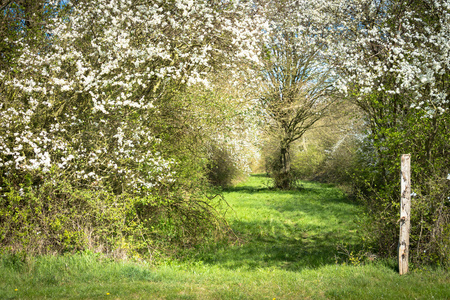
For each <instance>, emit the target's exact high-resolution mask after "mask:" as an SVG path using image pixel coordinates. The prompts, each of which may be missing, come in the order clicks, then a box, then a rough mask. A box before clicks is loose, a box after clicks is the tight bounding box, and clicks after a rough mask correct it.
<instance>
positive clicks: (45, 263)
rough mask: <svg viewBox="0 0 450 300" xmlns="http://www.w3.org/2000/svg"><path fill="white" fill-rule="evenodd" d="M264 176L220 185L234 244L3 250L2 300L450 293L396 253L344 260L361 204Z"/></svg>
mask: <svg viewBox="0 0 450 300" xmlns="http://www.w3.org/2000/svg"><path fill="white" fill-rule="evenodd" d="M264 181H265V178H264V177H261V176H252V177H250V178H249V180H248V181H246V182H245V183H242V184H239V185H237V186H236V187H234V188H231V189H229V190H227V191H225V193H224V196H225V199H226V200H227V202H228V203H229V204H230V206H231V207H232V208H233V210H230V209H229V210H228V212H227V219H228V221H229V223H230V225H231V227H232V228H233V229H234V231H235V232H236V233H237V234H238V236H239V237H240V239H239V241H237V242H236V243H235V244H234V245H224V244H218V245H211V246H209V247H199V248H197V249H193V250H191V251H189V252H186V254H185V259H184V260H183V261H170V260H167V261H164V262H161V263H160V264H158V265H156V266H155V265H149V264H145V263H139V264H137V263H132V262H126V261H122V262H114V261H110V260H108V259H105V258H104V257H102V256H99V255H95V254H88V253H85V254H77V255H69V256H45V257H31V258H27V259H25V262H24V260H23V259H21V258H20V257H18V256H14V255H3V256H2V257H1V258H0V299H273V298H276V299H308V298H309V299H383V298H384V299H433V298H434V299H450V275H449V273H448V271H446V270H436V269H434V270H427V271H425V270H415V271H413V272H411V273H410V274H407V275H404V276H399V275H398V273H397V271H396V269H395V264H394V263H392V262H374V263H367V264H361V265H359V266H354V265H351V264H348V263H347V264H345V265H344V264H343V262H344V260H343V259H344V258H346V257H345V256H342V255H340V254H339V253H338V250H337V248H336V245H337V244H346V245H347V247H349V248H350V249H359V248H360V247H361V245H360V241H361V239H360V238H359V235H360V234H362V230H361V228H358V225H357V222H355V220H356V219H357V218H358V216H360V215H361V208H360V207H358V206H357V205H356V204H354V203H351V202H349V201H348V200H347V199H346V198H345V196H344V195H343V193H342V192H340V191H339V190H337V189H335V188H333V187H331V186H328V185H323V184H317V183H307V182H305V183H304V189H303V190H301V191H296V192H294V191H288V192H283V191H275V190H270V189H267V188H266V187H265V185H264ZM336 258H338V263H336ZM15 289H17V291H16V290H15ZM107 293H109V294H107Z"/></svg>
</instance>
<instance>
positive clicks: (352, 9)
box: [327, 0, 450, 117]
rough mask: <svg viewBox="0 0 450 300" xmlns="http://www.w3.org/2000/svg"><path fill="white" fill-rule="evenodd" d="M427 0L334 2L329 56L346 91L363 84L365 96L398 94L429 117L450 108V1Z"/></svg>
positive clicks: (393, 95) (361, 86) (362, 91)
mask: <svg viewBox="0 0 450 300" xmlns="http://www.w3.org/2000/svg"><path fill="white" fill-rule="evenodd" d="M425 2H426V4H424V6H423V7H421V8H420V9H419V8H418V7H417V6H410V5H408V4H406V2H402V1H399V2H394V3H389V4H387V3H384V2H380V1H372V0H367V1H335V2H334V4H333V1H332V2H330V3H329V4H328V6H329V8H330V7H331V8H332V9H329V11H334V15H333V17H330V20H332V21H331V22H334V25H333V26H332V27H331V26H330V27H329V28H328V30H327V31H328V32H329V33H328V36H329V37H333V39H330V40H332V42H331V43H330V44H329V50H330V51H329V57H330V59H331V60H332V61H333V62H334V64H335V66H337V69H338V70H340V80H339V81H338V83H339V87H340V88H341V90H342V91H344V92H347V89H348V88H349V87H353V86H357V87H358V92H359V93H360V97H364V96H366V95H368V94H372V93H380V92H381V93H384V94H387V95H390V96H392V97H395V96H396V95H398V96H401V97H403V99H405V100H406V102H407V103H408V105H409V107H410V108H414V109H418V110H422V111H423V112H424V115H425V116H426V117H434V116H437V115H440V114H443V113H445V112H447V111H448V109H449V100H450V95H449V90H448V88H446V87H445V85H446V84H445V82H446V81H447V80H448V74H449V71H450V1H448V0H430V1H425ZM425 2H424V3H425ZM338 3H340V4H339V5H338Z"/></svg>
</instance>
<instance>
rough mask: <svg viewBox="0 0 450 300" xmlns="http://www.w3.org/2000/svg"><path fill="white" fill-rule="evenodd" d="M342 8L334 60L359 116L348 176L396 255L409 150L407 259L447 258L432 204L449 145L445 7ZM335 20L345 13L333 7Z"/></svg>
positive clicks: (442, 193) (442, 215)
mask: <svg viewBox="0 0 450 300" xmlns="http://www.w3.org/2000/svg"><path fill="white" fill-rule="evenodd" d="M347 8H348V9H347V10H344V12H345V13H347V14H348V16H352V17H351V18H352V19H351V20H350V19H346V21H345V22H342V21H341V22H340V23H339V24H342V27H340V29H339V30H340V31H341V32H342V37H345V38H342V42H341V43H340V48H339V49H340V52H341V53H343V55H341V56H340V57H338V58H337V60H335V61H336V62H337V63H338V64H340V66H339V67H338V68H337V69H338V72H340V80H341V83H342V82H345V87H344V88H343V90H345V91H346V93H347V95H348V97H349V98H350V99H352V100H353V101H354V102H355V103H356V104H357V105H358V106H359V107H360V108H361V109H362V110H363V112H364V114H365V115H364V119H365V121H366V137H365V142H364V143H365V145H363V148H361V150H362V151H361V152H360V159H361V160H360V162H361V165H360V166H361V167H360V172H357V173H358V174H359V177H358V176H356V178H355V181H356V184H357V185H358V187H359V188H360V190H361V192H362V193H363V195H364V196H363V198H364V199H365V201H366V204H367V206H368V208H369V211H370V213H371V215H372V216H373V224H374V226H373V227H372V230H373V231H372V232H373V236H374V237H375V243H376V245H377V247H378V251H380V253H381V254H383V255H388V256H394V255H396V249H397V242H398V230H397V228H398V226H397V220H398V214H399V204H398V202H399V200H398V199H399V190H400V189H399V182H400V181H399V179H398V170H399V168H400V156H401V154H404V153H411V155H412V161H413V162H412V182H413V183H412V185H413V186H412V188H413V190H415V191H418V190H420V191H421V195H420V196H418V198H416V199H415V200H414V201H413V210H412V219H411V222H412V225H413V228H412V231H411V249H410V253H411V257H412V258H413V260H414V262H416V263H429V262H434V263H444V262H448V257H449V255H450V252H449V251H448V250H445V251H442V249H448V238H447V237H446V234H447V233H444V231H443V230H441V228H446V227H447V226H448V211H447V210H446V208H445V207H446V206H445V205H439V203H442V204H443V203H444V202H442V200H441V199H444V198H446V197H448V195H447V193H448V191H447V188H445V184H444V185H443V184H442V182H443V181H445V180H444V179H445V178H446V177H447V174H449V169H448V165H449V161H448V157H449V155H448V154H449V150H450V148H449V146H450V145H449V143H448V141H449V137H450V136H449V133H450V132H449V131H448V124H449V121H450V119H449V118H448V114H447V113H446V112H447V110H448V108H449V107H448V103H449V101H448V97H449V91H448V85H447V82H448V80H449V77H448V74H449V67H450V66H449V65H448V61H449V60H448V54H449V52H448V51H447V50H446V49H447V48H446V47H447V46H448V45H447V44H448V42H447V41H448V35H447V32H448V30H449V27H448V26H449V22H448V11H449V9H450V7H449V4H448V2H447V1H425V2H419V1H417V2H416V1H412V2H411V3H408V4H406V3H404V2H395V3H388V2H384V1H381V2H375V1H373V2H372V1H367V2H363V3H359V4H356V3H355V5H354V6H352V7H350V6H348V7H347ZM339 18H341V20H342V19H345V18H346V17H345V15H343V14H342V12H340V13H339ZM346 22H347V23H346ZM444 44H445V45H447V46H445V45H444ZM334 50H336V49H334ZM339 58H343V59H344V60H342V59H339ZM430 180H431V181H430ZM425 203H426V204H425ZM438 207H442V209H441V208H440V209H437V208H438ZM414 215H416V216H420V217H419V218H417V219H416V217H415V216H414ZM425 216H427V217H425ZM437 220H440V221H439V222H437ZM414 221H416V223H414ZM435 239H438V240H439V241H440V244H439V246H438V245H437V243H436V242H435ZM425 249H426V254H425V252H423V251H425Z"/></svg>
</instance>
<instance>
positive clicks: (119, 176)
mask: <svg viewBox="0 0 450 300" xmlns="http://www.w3.org/2000/svg"><path fill="white" fill-rule="evenodd" d="M45 5H46V7H47V9H50V8H52V7H53V8H55V10H54V11H55V13H54V14H53V15H52V16H50V17H49V18H48V19H46V22H45V24H44V25H43V27H42V30H43V32H44V35H43V36H40V37H38V36H32V35H29V36H26V37H24V38H20V39H17V40H14V41H11V43H12V44H13V45H14V47H15V48H16V49H18V50H19V55H18V57H17V59H15V60H14V62H13V63H11V64H10V67H9V68H6V69H2V70H1V71H0V79H1V80H2V82H3V84H2V86H1V88H2V90H1V92H0V97H1V98H2V99H1V103H0V120H1V121H0V131H1V132H2V135H1V137H0V169H1V172H2V176H3V179H2V184H1V187H2V188H3V189H4V190H5V189H6V191H7V192H8V191H9V192H13V191H14V190H17V191H20V193H21V195H22V194H23V191H24V189H25V190H35V189H39V187H40V186H41V185H42V184H44V183H45V184H48V183H49V182H56V181H61V180H62V181H66V182H68V183H69V184H70V185H71V186H72V187H73V188H76V189H80V190H90V191H95V190H97V191H105V190H106V191H108V192H111V193H112V194H114V195H117V196H120V195H128V197H140V199H147V200H145V201H144V200H142V201H144V202H143V203H153V202H151V200H149V199H151V198H152V197H155V196H157V195H160V194H161V193H169V192H170V191H175V190H177V188H174V187H177V186H178V188H180V185H179V184H178V183H177V180H178V179H179V180H180V182H182V181H183V180H181V179H182V178H181V177H180V176H184V179H186V177H187V176H189V174H186V173H184V174H182V172H181V171H182V170H183V169H184V167H183V162H185V161H186V160H185V159H182V158H181V159H180V158H178V157H177V155H176V147H175V146H170V143H172V142H176V141H177V140H180V138H179V137H178V138H176V139H174V138H171V139H167V138H166V137H167V135H168V134H170V132H168V131H167V130H166V129H167V128H168V124H162V123H163V122H164V120H167V119H166V118H165V115H164V114H166V113H168V112H170V114H171V117H172V121H173V120H175V119H176V111H173V110H170V108H173V107H174V106H172V105H171V103H173V102H174V101H178V100H177V99H180V98H177V94H178V95H179V93H180V92H182V91H183V90H186V89H185V87H187V86H194V85H196V84H203V85H208V74H209V73H211V72H213V71H214V70H216V69H220V68H229V69H232V68H236V67H237V66H238V65H239V63H240V62H242V61H249V62H253V63H257V62H258V47H257V41H258V39H257V38H255V36H257V35H259V34H260V33H261V30H260V25H261V24H262V21H260V19H259V17H258V15H256V14H254V13H253V12H252V6H251V5H249V4H246V3H245V2H239V3H235V2H233V1H221V2H211V1H191V0H176V1H159V0H154V1H153V0H148V1H136V0H104V1H73V2H72V1H65V2H62V3H59V1H47V2H46V3H45ZM169 125H170V124H169ZM169 127H171V128H172V127H174V126H171V125H170V126H169ZM177 184H178V185H177ZM164 191H166V192H164ZM181 194H182V193H181V192H180V193H179V195H178V196H177V197H178V198H180V197H181V196H180V195H181ZM3 197H5V196H3ZM165 197H166V198H167V199H172V200H173V196H169V195H166V196H165ZM69 198H70V197H69ZM181 198H182V197H181ZM149 201H150V202H149ZM164 201H165V202H164V203H166V204H167V205H169V204H170V203H172V204H173V203H174V201H170V200H164ZM186 203H187V204H186V205H185V207H188V206H189V201H188V200H186ZM196 203H197V204H198V205H197V206H199V207H200V206H201V207H202V210H204V211H208V206H202V205H201V204H200V203H203V202H196ZM194 204H195V203H194ZM191 207H195V205H193V203H191ZM192 217H193V218H195V216H194V215H193V216H192ZM74 230H75V229H74Z"/></svg>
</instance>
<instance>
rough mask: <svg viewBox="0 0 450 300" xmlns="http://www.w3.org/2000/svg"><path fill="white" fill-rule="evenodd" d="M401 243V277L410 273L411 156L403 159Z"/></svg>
mask: <svg viewBox="0 0 450 300" xmlns="http://www.w3.org/2000/svg"><path fill="white" fill-rule="evenodd" d="M401 171H402V174H401V201H400V241H399V245H398V269H399V273H400V275H403V274H406V273H407V272H408V257H409V255H408V254H409V231H410V226H411V224H410V220H411V154H403V155H402V158H401Z"/></svg>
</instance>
